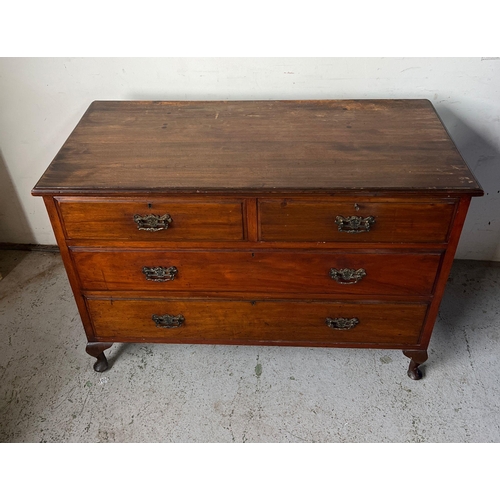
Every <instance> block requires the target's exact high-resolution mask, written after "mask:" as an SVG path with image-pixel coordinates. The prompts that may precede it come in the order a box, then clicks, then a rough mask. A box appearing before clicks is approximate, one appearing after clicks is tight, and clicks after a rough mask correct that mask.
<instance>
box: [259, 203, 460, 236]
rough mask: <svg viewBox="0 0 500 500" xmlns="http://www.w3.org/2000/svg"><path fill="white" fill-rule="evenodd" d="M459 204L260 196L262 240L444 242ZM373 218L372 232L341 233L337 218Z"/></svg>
mask: <svg viewBox="0 0 500 500" xmlns="http://www.w3.org/2000/svg"><path fill="white" fill-rule="evenodd" d="M454 212H455V205H454V204H453V203H452V202H448V203H432V202H426V203H415V202H414V203H411V202H406V200H405V201H404V202H403V203H401V202H399V203H397V202H388V201H386V200H383V199H381V200H380V201H377V202H365V200H364V199H363V198H360V199H358V200H357V201H356V202H354V203H353V202H343V201H337V200H336V199H335V200H331V201H330V202H317V201H303V200H301V201H295V200H287V199H283V200H281V201H280V200H272V201H270V200H260V203H259V220H260V227H259V230H260V239H261V240H264V241H343V242H354V243H359V242H377V243H380V242H385V243H400V242H405V243H406V242H408V243H419V242H428V243H441V242H445V241H446V240H447V237H448V231H449V227H450V223H451V220H452V217H453V213H454ZM339 215H340V216H344V217H349V216H358V217H362V218H365V217H369V216H373V217H374V218H375V223H374V224H373V226H372V227H371V229H370V231H368V232H362V233H348V232H340V231H339V229H338V225H337V224H336V223H335V219H336V217H337V216H339Z"/></svg>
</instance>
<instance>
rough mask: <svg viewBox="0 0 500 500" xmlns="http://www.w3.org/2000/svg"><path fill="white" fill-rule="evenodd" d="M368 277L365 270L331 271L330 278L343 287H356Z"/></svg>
mask: <svg viewBox="0 0 500 500" xmlns="http://www.w3.org/2000/svg"><path fill="white" fill-rule="evenodd" d="M365 276H366V271H365V270H364V269H358V270H356V269H335V268H333V267H332V268H331V269H330V278H332V280H335V281H336V282H337V283H339V284H341V285H354V283H357V282H358V281H361V280H362V279H363V278H364V277H365Z"/></svg>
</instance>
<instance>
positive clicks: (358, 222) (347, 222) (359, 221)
mask: <svg viewBox="0 0 500 500" xmlns="http://www.w3.org/2000/svg"><path fill="white" fill-rule="evenodd" d="M335 224H337V226H338V227H339V232H341V233H367V232H368V231H370V229H371V227H372V226H373V224H375V217H372V216H371V215H369V216H368V217H358V216H357V215H350V216H349V217H343V216H342V215H337V217H336V218H335Z"/></svg>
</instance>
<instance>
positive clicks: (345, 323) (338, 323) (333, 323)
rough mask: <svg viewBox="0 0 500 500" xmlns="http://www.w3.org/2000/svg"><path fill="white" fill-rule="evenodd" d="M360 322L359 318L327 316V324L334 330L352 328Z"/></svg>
mask: <svg viewBox="0 0 500 500" xmlns="http://www.w3.org/2000/svg"><path fill="white" fill-rule="evenodd" d="M358 323H359V319H358V318H326V326H328V327H329V328H333V329H334V330H352V329H353V328H354V327H355V326H356V325H357V324H358Z"/></svg>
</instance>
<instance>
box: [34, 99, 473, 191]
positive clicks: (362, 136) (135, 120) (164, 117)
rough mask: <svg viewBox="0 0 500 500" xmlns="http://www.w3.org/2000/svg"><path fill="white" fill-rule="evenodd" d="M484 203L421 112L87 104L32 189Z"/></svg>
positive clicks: (412, 105) (439, 130)
mask: <svg viewBox="0 0 500 500" xmlns="http://www.w3.org/2000/svg"><path fill="white" fill-rule="evenodd" d="M415 190H417V191H421V192H436V191H439V192H442V191H444V192H450V193H463V194H470V195H481V194H482V190H481V187H480V186H479V184H478V183H477V181H476V180H475V179H474V177H473V175H472V174H471V172H470V170H469V169H468V167H467V165H466V164H465V162H464V160H463V159H462V157H461V156H460V154H459V153H458V151H457V149H456V147H455V145H454V144H453V142H452V140H451V139H450V137H449V135H448V133H447V132H446V130H445V129H444V127H443V125H442V123H441V121H440V119H439V117H438V116H437V115H436V112H435V111H434V108H433V107H432V104H431V103H430V102H429V101H427V100H357V101H354V100H338V101H334V100H322V101H312V100H311V101H177V102H160V101H95V102H93V103H92V104H91V105H90V107H89V109H88V110H87V112H86V113H85V115H84V116H83V118H82V119H81V120H80V122H79V124H78V125H77V127H76V128H75V130H74V131H73V132H72V134H71V135H70V137H69V138H68V140H67V141H66V142H65V144H64V145H63V147H62V148H61V150H60V151H59V153H58V154H57V156H56V157H55V158H54V160H53V161H52V163H51V164H50V166H49V167H48V169H47V171H46V172H45V173H44V174H43V176H42V178H41V179H40V181H39V182H38V183H37V185H36V186H35V188H34V189H33V191H32V192H33V194H34V195H42V194H57V193H68V194H74V193H83V194H85V193H89V194H93V193H112V192H115V193H116V192H118V193H156V192H165V193H172V192H179V193H195V192H201V193H204V192H221V193H232V192H234V193H273V192H283V193H330V192H339V191H340V192H352V191H366V192H374V193H376V192H377V191H394V192H399V191H402V192H406V191H415Z"/></svg>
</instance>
